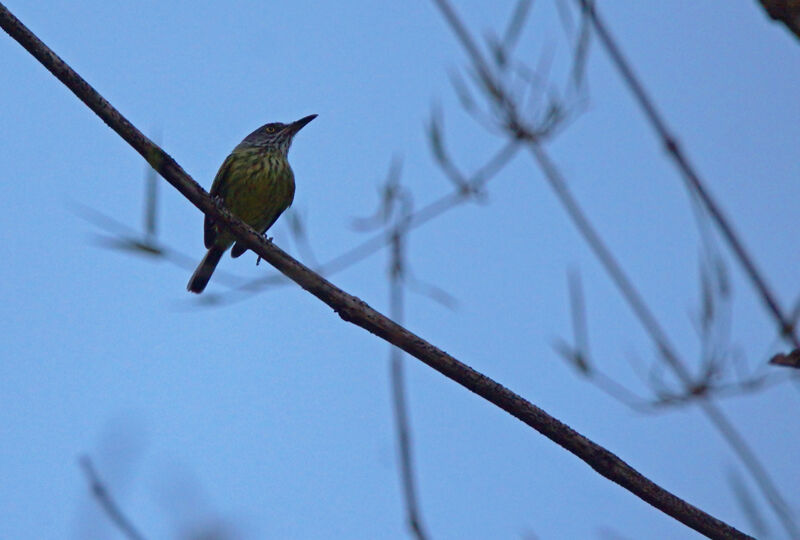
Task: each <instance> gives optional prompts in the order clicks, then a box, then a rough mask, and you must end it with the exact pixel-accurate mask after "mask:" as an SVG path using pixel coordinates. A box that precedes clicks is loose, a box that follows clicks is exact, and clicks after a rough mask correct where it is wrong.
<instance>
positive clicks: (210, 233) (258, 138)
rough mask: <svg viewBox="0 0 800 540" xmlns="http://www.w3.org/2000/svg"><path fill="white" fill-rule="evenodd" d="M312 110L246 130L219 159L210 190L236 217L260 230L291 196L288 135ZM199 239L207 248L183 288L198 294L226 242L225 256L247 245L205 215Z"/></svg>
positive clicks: (295, 130) (307, 119) (206, 281)
mask: <svg viewBox="0 0 800 540" xmlns="http://www.w3.org/2000/svg"><path fill="white" fill-rule="evenodd" d="M315 117H316V115H311V116H306V117H305V118H302V119H300V120H298V121H297V122H293V123H291V124H267V125H265V126H262V127H260V128H258V129H257V130H256V131H254V132H253V133H251V134H250V135H248V136H247V137H246V138H245V139H244V140H243V141H242V142H241V143H240V144H239V145H238V146H237V147H236V148H235V149H234V150H233V152H231V154H230V155H229V156H228V157H227V158H226V159H225V161H224V162H223V164H222V166H221V167H220V169H219V172H218V173H217V176H216V177H215V178H214V182H213V183H212V184H211V191H210V194H211V196H212V197H218V198H219V199H220V200H221V201H222V203H223V204H224V205H225V206H226V207H227V208H228V210H230V211H231V212H232V213H233V214H235V215H236V216H237V217H239V219H241V220H242V221H244V222H245V223H247V224H248V225H250V226H251V227H253V228H254V229H255V230H257V231H259V232H260V233H262V234H263V233H265V232H266V231H267V229H269V228H270V227H271V226H272V224H273V223H275V220H277V219H278V217H279V216H280V215H281V214H282V213H283V211H284V210H286V209H287V208H289V205H291V204H292V200H293V199H294V173H293V172H292V169H291V167H290V166H289V161H288V159H287V155H288V151H289V146H290V145H291V142H292V137H294V135H295V134H296V133H297V132H298V131H299V130H300V129H301V128H302V127H303V126H305V125H306V124H307V123H308V122H310V121H311V120H313V119H314V118H315ZM204 232H205V234H204V241H205V246H206V248H207V249H208V253H206V256H205V257H204V258H203V260H202V261H201V262H200V265H199V266H198V267H197V270H195V272H194V274H193V275H192V278H191V279H190V280H189V284H188V286H187V289H188V290H189V291H191V292H194V293H200V292H202V291H203V289H205V287H206V285H207V284H208V280H209V279H210V278H211V274H212V273H213V272H214V269H215V268H216V267H217V264H219V261H220V259H221V258H222V255H223V254H224V253H225V251H227V250H228V248H229V247H231V245H233V249H232V250H231V256H233V257H238V256H239V255H241V254H242V253H244V252H245V251H247V248H246V247H244V246H243V245H242V244H240V243H238V242H236V243H235V240H236V238H235V237H234V236H233V234H232V233H231V232H229V231H228V230H227V229H225V228H224V227H221V226H219V225H217V224H216V223H214V221H213V220H212V219H211V218H209V217H208V216H206V218H205V227H204Z"/></svg>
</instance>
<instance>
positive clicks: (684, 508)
mask: <svg viewBox="0 0 800 540" xmlns="http://www.w3.org/2000/svg"><path fill="white" fill-rule="evenodd" d="M0 26H2V28H3V29H4V30H5V31H6V32H7V33H8V34H9V35H10V36H11V37H13V38H14V39H15V40H16V41H18V42H19V43H20V44H21V45H22V46H23V47H24V48H25V49H26V50H28V52H30V53H31V54H32V55H33V56H34V57H35V58H36V59H37V60H39V61H40V62H41V63H42V64H43V65H44V66H45V67H46V68H47V69H48V70H49V71H50V72H51V73H53V75H55V76H56V77H57V78H58V79H59V80H60V81H61V82H63V83H64V84H65V85H66V86H67V87H68V88H69V89H70V90H72V92H73V93H75V95H76V96H77V97H78V98H79V99H81V101H83V102H84V103H85V104H86V105H87V106H88V107H89V108H90V109H91V110H92V111H94V112H95V114H97V115H98V116H99V117H100V118H101V119H102V120H103V121H104V122H105V123H106V124H108V125H109V127H111V128H112V129H113V130H114V131H115V132H117V133H118V134H119V135H120V136H121V137H122V138H123V139H124V140H125V141H127V142H128V143H129V144H130V145H131V146H132V147H133V148H134V149H135V150H136V151H137V152H138V153H139V154H140V155H142V157H144V158H145V159H146V160H148V162H149V163H150V164H151V165H152V166H153V168H155V169H156V170H158V172H159V173H160V174H161V176H162V177H164V179H165V180H167V182H169V183H170V184H171V185H172V186H174V187H175V188H176V189H177V190H178V191H179V192H180V193H182V194H183V195H184V196H185V197H186V198H187V199H188V200H189V201H190V202H191V203H192V204H193V205H195V206H196V207H197V208H198V209H200V210H201V211H202V212H203V213H205V214H206V215H209V216H211V217H212V218H213V219H214V221H215V222H216V223H218V224H221V225H223V226H225V227H227V228H228V229H229V230H230V231H231V232H232V233H233V234H234V235H235V237H236V238H237V240H238V241H240V242H242V243H243V244H244V245H245V246H246V247H247V248H248V249H251V250H253V251H254V252H255V253H256V254H257V255H258V256H260V257H261V258H263V259H264V260H265V261H267V262H269V263H270V264H271V265H273V266H274V267H275V268H277V269H278V270H279V271H281V272H282V273H283V274H285V275H286V276H287V277H289V278H290V279H292V280H293V281H295V282H296V283H297V284H298V285H300V286H301V287H302V288H304V289H305V290H307V291H308V292H310V293H311V294H313V295H314V296H316V297H317V298H319V299H320V300H322V301H323V302H325V303H326V304H327V305H329V306H330V307H331V308H332V309H333V310H334V311H336V312H337V313H338V314H339V316H340V317H341V318H342V319H343V320H345V321H347V322H351V323H353V324H355V325H358V326H360V327H362V328H364V329H365V330H367V331H369V332H371V333H373V334H375V335H376V336H379V337H381V338H382V339H384V340H386V341H388V342H389V343H392V344H393V345H396V346H398V347H400V348H401V349H403V350H404V351H406V352H407V353H409V354H410V355H412V356H414V357H416V358H418V359H419V360H421V361H422V362H424V363H425V364H427V365H428V366H430V367H431V368H433V369H435V370H437V371H439V372H440V373H442V374H443V375H445V376H446V377H448V378H450V379H452V380H453V381H455V382H457V383H459V384H460V385H462V386H464V387H465V388H467V389H468V390H470V391H472V392H474V393H476V394H477V395H479V396H481V397H483V398H484V399H486V400H488V401H489V402H491V403H493V404H495V405H496V406H498V407H499V408H501V409H503V410H504V411H506V412H508V413H509V414H511V415H513V416H514V417H516V418H518V419H519V420H521V421H522V422H524V423H525V424H526V425H528V426H530V427H532V428H534V429H535V430H537V431H538V432H540V433H541V434H543V435H544V436H546V437H548V438H549V439H550V440H552V441H553V442H555V443H557V444H559V445H560V446H562V447H563V448H565V449H566V450H568V451H569V452H571V453H573V454H574V455H576V456H578V457H579V458H580V459H582V460H583V461H585V462H586V463H587V464H589V465H590V466H591V467H592V468H593V469H595V471H597V472H598V473H599V474H601V475H603V476H604V477H606V478H608V479H609V480H612V481H613V482H616V483H617V484H619V485H620V486H622V487H624V488H626V489H628V490H630V491H631V492H632V493H634V494H636V495H637V496H638V497H640V498H641V499H642V500H644V501H646V502H648V503H649V504H651V505H653V506H655V507H656V508H658V509H660V510H661V511H663V512H665V513H666V514H668V515H670V516H672V517H674V518H675V519H677V520H679V521H680V522H682V523H684V524H685V525H687V526H688V527H691V528H693V529H695V530H696V531H698V532H700V533H701V534H705V535H707V536H710V537H713V538H749V537H748V536H747V535H745V534H744V533H742V532H741V531H738V530H737V529H735V528H733V527H731V526H730V525H728V524H726V523H724V522H722V521H720V520H718V519H716V518H715V517H713V516H711V515H709V514H707V513H705V512H703V511H702V510H700V509H698V508H696V507H694V506H692V505H690V504H689V503H687V502H686V501H684V500H682V499H680V498H679V497H676V496H675V495H673V494H672V493H670V492H668V491H667V490H665V489H663V488H662V487H660V486H658V485H657V484H655V483H654V482H652V481H651V480H649V479H647V478H646V477H645V476H643V475H642V474H641V473H639V472H638V471H636V470H635V469H633V468H632V467H631V466H630V465H628V464H627V463H625V462H624V461H622V460H621V459H620V458H619V457H617V456H616V455H614V454H613V453H611V452H609V451H608V450H606V449H605V448H603V447H602V446H600V445H598V444H596V443H594V442H592V441H591V440H589V439H587V438H586V437H584V436H583V435H581V434H579V433H578V432H576V431H574V430H573V429H571V428H570V427H569V426H567V425H566V424H563V423H562V422H560V421H559V420H557V419H556V418H554V417H552V416H550V415H549V414H547V413H546V412H545V411H544V410H542V409H540V408H539V407H536V406H535V405H533V404H532V403H530V402H529V401H527V400H525V399H523V398H522V397H521V396H519V395H517V394H515V393H514V392H512V391H510V390H509V389H507V388H505V387H504V386H502V385H500V384H499V383H497V382H495V381H493V380H492V379H490V378H488V377H486V376H485V375H483V374H481V373H479V372H477V371H475V370H473V369H472V368H470V367H469V366H467V365H466V364H463V363H461V362H459V361H458V360H456V359H455V358H454V357H452V356H450V355H449V354H447V353H445V352H444V351H442V350H441V349H439V348H437V347H435V346H434V345H432V344H431V343H428V342H427V341H425V340H423V339H422V338H420V337H419V336H417V335H415V334H413V333H411V332H409V331H408V330H406V329H405V328H403V327H402V326H400V325H398V324H397V323H395V322H393V321H391V320H390V319H388V318H386V317H385V316H384V315H382V314H380V313H379V312H377V311H376V310H374V309H373V308H371V307H370V306H368V305H367V304H366V303H365V302H363V301H362V300H360V299H358V298H356V297H355V296H352V295H350V294H347V293H346V292H344V291H343V290H341V289H339V288H338V287H336V286H334V285H333V284H332V283H330V282H328V281H327V280H325V279H324V278H322V277H321V276H319V275H318V274H315V273H314V272H312V271H311V270H310V269H308V268H307V267H305V266H303V265H302V264H300V263H299V262H298V261H296V260H294V259H293V258H292V257H290V256H289V255H288V254H286V253H285V252H284V251H283V250H281V249H280V248H278V247H277V246H275V245H274V244H272V243H271V242H268V241H267V240H266V239H265V238H264V237H263V236H262V235H260V234H258V233H257V232H256V231H255V230H253V229H252V228H251V227H249V226H248V225H247V224H245V223H244V222H242V221H241V220H239V219H238V218H236V217H235V216H234V215H233V214H231V213H230V212H229V211H228V210H227V209H225V208H224V207H223V206H221V205H220V204H219V203H218V202H217V201H216V200H215V199H212V198H211V197H210V196H209V195H208V193H206V191H205V190H203V188H202V187H201V186H200V185H199V184H198V183H197V182H195V181H194V180H193V179H192V178H191V177H190V176H189V175H188V174H186V172H185V171H184V170H183V169H182V168H181V167H180V165H178V163H176V162H175V160H173V159H172V158H171V157H170V156H169V155H168V154H166V153H165V152H164V151H163V150H161V149H160V148H159V147H157V146H156V145H154V144H153V143H152V142H151V141H150V140H149V139H147V137H145V136H144V135H143V134H142V133H141V132H140V131H139V130H138V129H136V128H135V127H134V126H133V125H132V124H131V123H130V122H129V121H128V120H127V119H126V118H125V117H123V116H122V114H121V113H120V112H119V111H117V110H116V109H114V108H113V107H112V106H111V104H110V103H108V102H107V101H106V100H105V99H104V98H103V97H102V96H100V94H98V93H97V91H96V90H94V89H93V88H92V87H91V86H90V85H89V84H88V83H87V82H86V81H85V80H84V79H82V78H81V77H80V76H79V75H78V74H77V73H75V71H73V70H72V69H71V68H70V67H69V66H68V65H67V64H66V63H64V61H63V60H61V59H60V58H59V57H58V56H57V55H56V54H55V53H54V52H53V51H51V50H50V49H49V48H48V47H47V46H46V45H45V44H44V43H42V42H41V41H40V40H39V39H38V38H37V37H36V36H35V35H34V34H33V33H31V32H30V30H28V29H27V28H26V27H25V26H24V25H23V24H22V23H21V22H20V21H19V20H18V19H17V18H16V17H14V16H13V15H12V14H11V13H10V12H9V11H8V9H6V7H5V6H4V5H2V4H0ZM153 156H157V157H156V158H154V157H153Z"/></svg>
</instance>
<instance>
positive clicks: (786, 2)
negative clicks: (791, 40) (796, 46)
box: [758, 0, 800, 38]
mask: <svg viewBox="0 0 800 540" xmlns="http://www.w3.org/2000/svg"><path fill="white" fill-rule="evenodd" d="M758 2H759V3H760V4H761V5H762V6H763V7H764V10H765V11H766V12H767V15H769V16H770V17H771V18H772V19H774V20H776V21H779V22H782V23H783V24H785V25H786V28H787V29H788V30H789V31H790V32H792V33H794V35H795V37H797V38H800V2H798V0H758Z"/></svg>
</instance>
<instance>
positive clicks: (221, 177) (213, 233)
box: [203, 154, 233, 249]
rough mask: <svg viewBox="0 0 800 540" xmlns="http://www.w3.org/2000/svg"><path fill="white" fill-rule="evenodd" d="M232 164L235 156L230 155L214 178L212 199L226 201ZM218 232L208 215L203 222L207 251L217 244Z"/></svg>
mask: <svg viewBox="0 0 800 540" xmlns="http://www.w3.org/2000/svg"><path fill="white" fill-rule="evenodd" d="M232 163H233V154H231V155H229V156H228V157H227V158H225V161H223V162H222V166H220V168H219V171H217V176H215V177H214V181H213V182H212V183H211V190H210V191H209V195H211V196H212V197H220V198H222V199H225V193H224V190H225V188H226V187H227V182H226V181H225V180H226V178H227V177H228V174H230V169H231V164H232ZM218 232H219V231H218V230H217V227H216V225H214V220H213V219H211V218H210V217H209V216H208V215H206V217H205V220H204V222H203V243H204V244H205V246H206V248H207V249H211V247H212V246H213V245H214V242H216V240H217V234H218Z"/></svg>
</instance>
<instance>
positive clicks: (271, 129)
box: [264, 126, 275, 133]
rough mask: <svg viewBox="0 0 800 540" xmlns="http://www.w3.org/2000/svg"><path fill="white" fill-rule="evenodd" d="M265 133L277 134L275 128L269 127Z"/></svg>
mask: <svg viewBox="0 0 800 540" xmlns="http://www.w3.org/2000/svg"><path fill="white" fill-rule="evenodd" d="M264 131H266V132H267V133H275V126H267V127H266V128H265V129H264Z"/></svg>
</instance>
